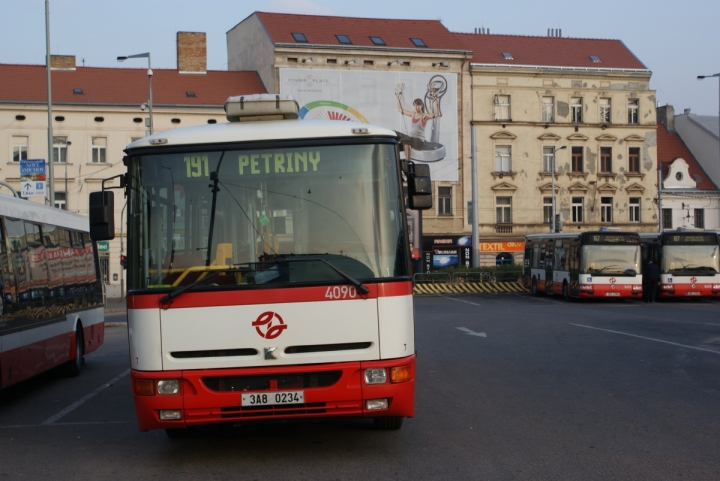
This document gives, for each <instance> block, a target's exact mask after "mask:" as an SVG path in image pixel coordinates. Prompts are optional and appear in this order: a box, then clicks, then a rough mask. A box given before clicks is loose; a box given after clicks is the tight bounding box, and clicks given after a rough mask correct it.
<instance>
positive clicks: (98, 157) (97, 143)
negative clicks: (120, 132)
mask: <svg viewBox="0 0 720 481" xmlns="http://www.w3.org/2000/svg"><path fill="white" fill-rule="evenodd" d="M106 147H107V139H106V138H105V137H93V138H92V163H93V164H104V163H105V162H106V158H105V149H106Z"/></svg>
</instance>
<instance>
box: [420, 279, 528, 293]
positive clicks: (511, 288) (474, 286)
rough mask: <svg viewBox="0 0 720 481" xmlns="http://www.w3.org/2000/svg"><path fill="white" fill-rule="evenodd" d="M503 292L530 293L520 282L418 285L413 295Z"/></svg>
mask: <svg viewBox="0 0 720 481" xmlns="http://www.w3.org/2000/svg"><path fill="white" fill-rule="evenodd" d="M501 292H529V290H528V289H526V288H525V287H523V285H522V284H520V283H519V282H464V283H461V284H432V283H418V284H415V286H414V287H413V294H418V295H422V294H475V293H480V294H497V293H501Z"/></svg>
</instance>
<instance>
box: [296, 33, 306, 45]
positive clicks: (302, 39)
mask: <svg viewBox="0 0 720 481" xmlns="http://www.w3.org/2000/svg"><path fill="white" fill-rule="evenodd" d="M292 36H293V38H294V39H295V41H296V42H303V43H308V39H307V37H306V36H305V34H304V33H300V32H293V33H292Z"/></svg>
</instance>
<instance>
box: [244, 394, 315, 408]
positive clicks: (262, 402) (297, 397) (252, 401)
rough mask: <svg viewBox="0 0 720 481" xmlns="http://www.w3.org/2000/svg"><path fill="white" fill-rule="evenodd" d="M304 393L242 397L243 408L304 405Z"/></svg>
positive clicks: (248, 395)
mask: <svg viewBox="0 0 720 481" xmlns="http://www.w3.org/2000/svg"><path fill="white" fill-rule="evenodd" d="M304 403H305V393H304V392H303V391H273V392H254V393H247V394H243V395H242V406H274V405H277V404H304Z"/></svg>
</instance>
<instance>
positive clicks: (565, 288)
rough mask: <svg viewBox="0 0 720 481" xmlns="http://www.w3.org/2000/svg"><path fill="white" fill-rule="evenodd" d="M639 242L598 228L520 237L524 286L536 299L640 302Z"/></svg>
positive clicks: (630, 235) (634, 237) (633, 235)
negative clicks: (612, 299) (547, 296)
mask: <svg viewBox="0 0 720 481" xmlns="http://www.w3.org/2000/svg"><path fill="white" fill-rule="evenodd" d="M640 259H641V250H640V238H639V236H638V234H637V233H632V232H618V231H612V230H609V229H608V230H603V231H599V232H578V233H567V234H565V233H563V234H533V235H529V236H527V237H526V238H525V262H524V266H523V282H524V284H525V285H526V286H529V287H530V290H531V292H532V293H533V294H535V295H540V294H541V293H545V294H550V295H552V294H555V295H562V296H563V297H564V298H565V299H570V298H571V297H574V298H581V299H582V298H641V297H642V272H641V262H640Z"/></svg>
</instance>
